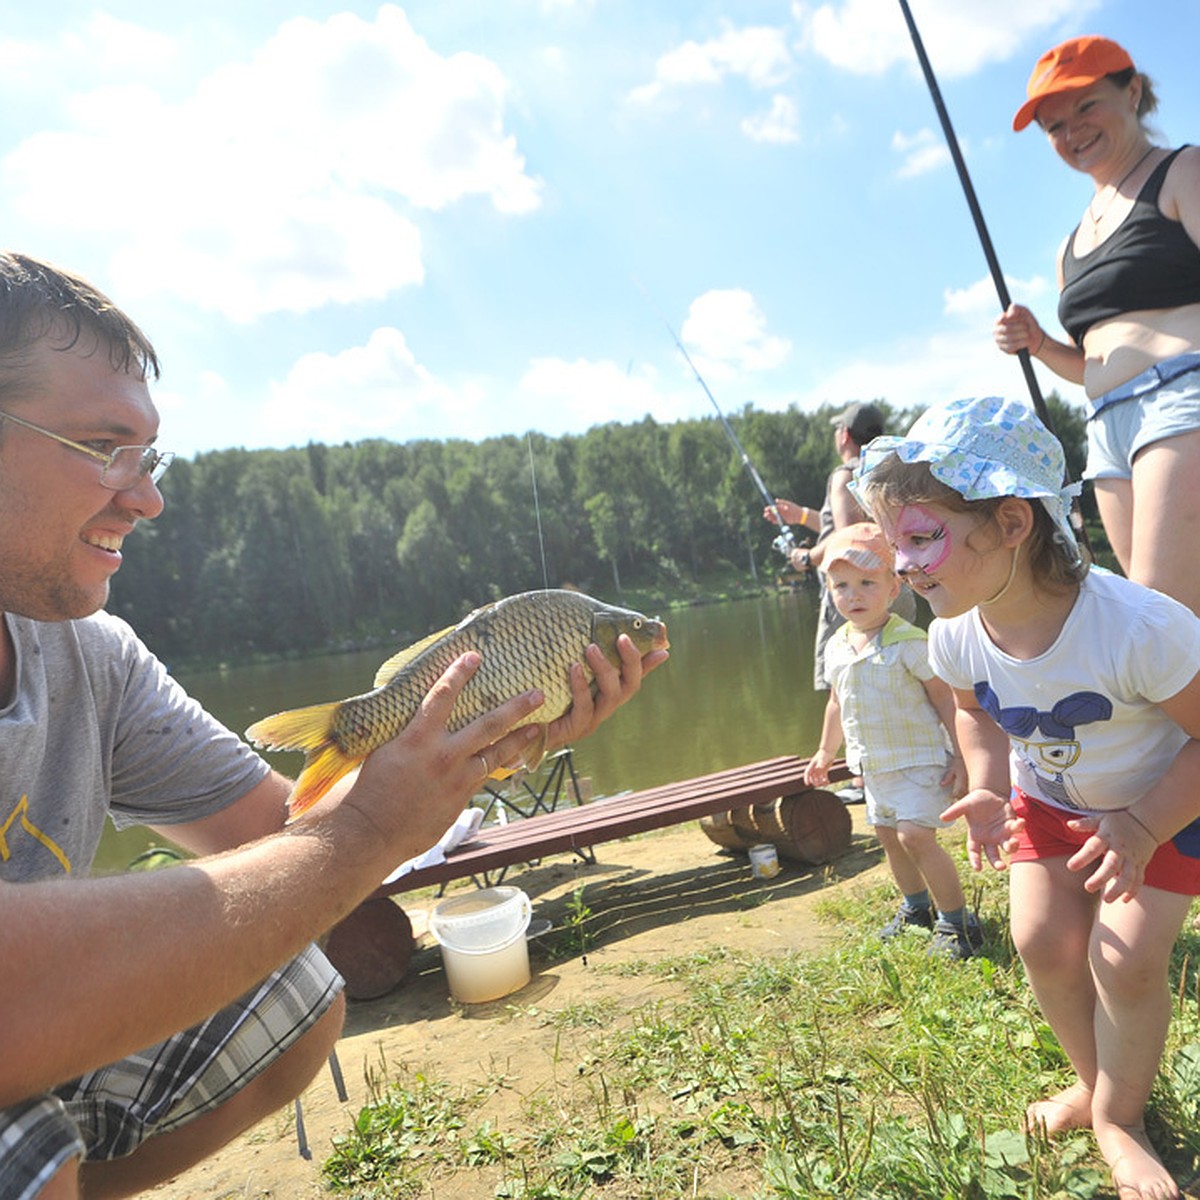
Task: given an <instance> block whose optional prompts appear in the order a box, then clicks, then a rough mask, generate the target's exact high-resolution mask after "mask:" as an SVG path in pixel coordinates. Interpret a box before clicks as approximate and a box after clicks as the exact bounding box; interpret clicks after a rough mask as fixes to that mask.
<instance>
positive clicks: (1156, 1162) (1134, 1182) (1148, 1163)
mask: <svg viewBox="0 0 1200 1200" xmlns="http://www.w3.org/2000/svg"><path fill="white" fill-rule="evenodd" d="M1095 1132H1096V1144H1097V1145H1098V1146H1099V1147H1100V1153H1101V1154H1103V1155H1104V1161H1105V1162H1106V1163H1108V1169H1109V1170H1110V1171H1111V1172H1112V1177H1113V1184H1114V1186H1115V1187H1116V1189H1117V1197H1118V1200H1179V1188H1178V1186H1177V1185H1176V1183H1175V1180H1174V1179H1172V1178H1171V1176H1170V1173H1169V1172H1168V1171H1167V1168H1166V1167H1164V1166H1163V1164H1162V1160H1161V1159H1160V1158H1159V1157H1158V1155H1157V1154H1155V1152H1154V1147H1153V1146H1151V1145H1150V1139H1149V1138H1148V1137H1146V1131H1145V1130H1144V1129H1142V1128H1141V1127H1139V1126H1130V1127H1128V1128H1127V1127H1125V1126H1124V1125H1107V1124H1100V1125H1097V1127H1096V1131H1095Z"/></svg>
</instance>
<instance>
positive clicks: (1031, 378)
mask: <svg viewBox="0 0 1200 1200" xmlns="http://www.w3.org/2000/svg"><path fill="white" fill-rule="evenodd" d="M899 3H900V11H901V12H902V13H903V14H904V23H905V24H906V25H907V26H908V33H909V36H910V37H911V38H912V44H913V49H914V50H915V51H916V52H917V60H918V61H919V62H920V64H921V71H922V73H923V74H924V76H925V83H926V84H927V86H928V87H929V95H930V96H931V97H932V99H933V106H934V108H936V109H937V114H938V120H939V121H941V124H942V132H943V133H944V134H945V137H946V144H947V146H949V148H950V157H951V158H953V159H954V168H955V170H956V171H957V172H958V180H959V183H960V184H961V185H962V190H963V194H964V195H965V196H966V198H967V207H968V208H969V209H970V210H971V218H972V220H974V222H975V231H976V233H977V234H978V235H979V241H980V244H981V245H982V247H983V256H984V258H986V259H987V264H988V269H989V270H990V271H991V273H992V282H993V283H994V284H995V287H996V294H997V296H998V297H999V299H1000V309H1001V311H1002V312H1007V311H1008V307H1009V305H1010V304H1011V303H1012V298H1011V297H1010V296H1009V294H1008V285H1007V284H1006V283H1005V282H1004V272H1003V271H1002V270H1001V269H1000V260H999V259H998V258H997V257H996V250H995V247H994V246H993V245H992V239H991V236H990V235H989V234H988V230H987V225H986V223H985V222H984V219H983V210H982V209H981V208H980V207H979V200H978V198H977V197H976V195H975V188H974V186H973V185H972V183H971V176H970V175H969V174H968V173H967V163H966V160H965V159H964V158H963V155H962V150H961V149H960V148H959V145H958V138H957V137H956V136H955V133H954V126H953V125H952V124H951V123H950V113H949V112H948V111H947V109H946V105H945V102H944V101H943V100H942V90H941V88H939V87H938V82H937V77H936V76H935V75H934V73H933V65H932V64H931V63H930V61H929V55H928V54H926V53H925V44H924V43H923V42H922V41H921V35H920V33H919V32H918V31H917V23H916V21H915V20H913V15H912V10H911V9H910V8H909V6H908V0H899ZM1017 359H1018V360H1019V362H1020V364H1021V373H1022V374H1023V375H1024V376H1025V385H1026V387H1028V389H1029V398H1030V399H1031V400H1032V401H1033V411H1034V412H1035V413H1037V415H1038V419H1039V420H1040V421H1041V422H1042V424H1043V425H1045V426H1046V428H1047V429H1048V430H1050V432H1051V433H1053V434H1055V436H1056V437H1057V436H1058V435H1057V434H1056V433H1055V430H1054V423H1053V422H1052V421H1051V420H1050V412H1049V410H1048V409H1047V408H1046V401H1045V400H1044V399H1043V397H1042V389H1041V387H1040V386H1039V385H1038V381H1037V376H1036V375H1034V373H1033V360H1032V359H1031V358H1030V355H1029V351H1028V350H1018V351H1017ZM1060 440H1061V439H1060ZM1063 482H1064V483H1068V482H1070V474H1069V473H1067V474H1066V475H1065V476H1064V480H1063ZM1071 524H1072V526H1073V527H1074V529H1075V535H1076V538H1077V539H1078V541H1079V544H1080V545H1081V546H1082V547H1084V549H1086V550H1087V552H1088V554H1089V555H1090V554H1091V549H1092V548H1091V545H1090V543H1089V542H1088V536H1087V530H1086V529H1085V528H1084V525H1083V515H1082V513H1081V512H1080V511H1079V497H1078V496H1076V497H1074V499H1073V501H1072V504H1071Z"/></svg>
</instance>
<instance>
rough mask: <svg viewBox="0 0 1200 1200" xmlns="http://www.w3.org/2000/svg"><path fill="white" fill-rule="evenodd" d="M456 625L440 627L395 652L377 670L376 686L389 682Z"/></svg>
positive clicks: (379, 686) (451, 631)
mask: <svg viewBox="0 0 1200 1200" xmlns="http://www.w3.org/2000/svg"><path fill="white" fill-rule="evenodd" d="M455 628H456V626H454V625H448V626H447V627H446V628H445V629H439V630H438V631H437V633H431V634H430V635H429V636H428V637H423V638H422V639H421V640H420V641H419V642H413V644H412V645H411V646H405V647H404V649H403V650H401V651H399V653H397V654H393V655H392V657H391V658H389V659H388V660H387V662H385V663H384V664H383V665H382V666H381V667H380V668H379V670H378V671H376V672H375V683H374V685H373V686H374V687H377V688H381V687H383V686H384V685H385V684H389V683H391V682H392V680H393V679H395V677H396V676H397V675H398V674H399V673H400V672H401V671H402V670H403V669H404V668H405V667H406V666H408V664H409V663H410V662H412V660H413V659H414V658H416V657H417V655H418V654H420V653H422V652H423V651H425V650H428V649H429V647H430V646H432V645H433V643H434V642H436V641H439V640H440V639H441V638H444V637H445V636H446V634H448V633H453V632H454V630H455Z"/></svg>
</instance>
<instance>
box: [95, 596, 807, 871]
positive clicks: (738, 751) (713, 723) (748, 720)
mask: <svg viewBox="0 0 1200 1200" xmlns="http://www.w3.org/2000/svg"><path fill="white" fill-rule="evenodd" d="M816 610H817V596H816V591H815V588H812V587H804V588H801V589H799V590H796V591H780V592H776V593H771V594H768V595H764V596H755V597H752V598H747V599H745V600H736V601H730V602H728V603H723V604H710V605H701V606H697V607H694V608H686V609H676V610H672V611H670V612H669V613H667V614H665V617H666V621H667V632H668V636H669V637H670V640H671V658H670V661H669V662H667V663H666V664H665V665H664V666H662V667H660V668H659V669H658V670H657V671H656V672H655V673H654V674H653V675H651V676H650V677H649V678H648V679H647V680H646V682H645V684H644V685H643V688H642V690H641V692H640V693H639V694H638V695H637V696H636V697H635V698H634V699H633V700H632V701H630V702H629V703H628V704H626V705H625V706H624V707H623V708H621V709H620V710H619V711H618V712H617V713H615V714H614V715H613V716H612V717H611V718H610V719H609V720H608V721H606V722H605V723H604V724H603V725H602V726H601V727H600V729H599V730H597V731H596V733H594V734H593V735H592V736H591V737H588V738H585V739H584V740H583V741H581V742H579V743H578V745H576V746H574V747H573V748H572V753H573V758H574V766H575V771H576V774H577V775H579V776H580V777H584V778H587V779H590V780H591V790H592V792H593V794H594V795H597V796H603V795H612V794H614V793H616V792H621V791H625V790H629V789H634V790H636V789H639V788H646V787H653V786H655V785H657V784H661V783H670V782H672V781H674V780H677V779H687V778H689V777H691V776H693V775H703V774H707V773H708V772H710V771H719V770H722V769H724V768H726V767H735V766H740V765H741V764H742V763H748V762H755V761H757V760H759V759H764V758H772V757H774V756H776V755H780V754H802V755H807V754H810V753H811V752H812V751H813V750H814V749H815V748H816V745H817V741H818V739H819V738H820V734H821V719H822V715H823V713H824V709H825V701H824V696H823V695H820V694H818V693H816V692H814V691H813V689H812V646H813V637H814V633H815V628H816ZM388 653H389V651H387V650H386V649H382V648H381V649H375V650H369V651H358V652H355V653H352V654H341V655H332V656H328V657H323V658H316V659H309V660H305V661H303V662H288V663H271V664H267V665H258V666H245V667H232V668H228V669H225V670H220V671H203V672H179V680H180V682H181V683H182V684H183V685H184V686H185V687H186V688H187V689H188V691H189V692H191V693H192V695H194V696H195V697H196V698H197V699H198V700H200V701H201V702H202V703H203V704H204V705H205V707H206V708H208V709H209V710H210V711H211V712H213V713H214V714H216V716H217V717H219V718H220V719H221V720H222V721H223V722H225V724H226V725H228V726H229V727H230V728H231V729H236V730H239V731H241V730H243V729H245V728H246V727H247V726H248V725H250V724H251V723H252V722H253V721H255V720H257V719H258V718H259V717H262V716H265V715H267V714H269V713H273V712H278V711H279V710H280V709H284V708H296V707H299V706H300V705H304V704H316V703H321V702H323V701H327V700H334V699H341V698H343V697H346V696H352V695H356V694H358V693H360V692H363V691H367V690H369V688H370V687H371V682H372V680H373V679H374V676H375V671H376V670H377V669H378V667H379V664H380V663H381V662H382V661H383V660H384V659H385V658H386V657H387V656H388ZM268 757H269V758H270V759H271V761H272V763H273V764H274V765H275V766H276V767H278V768H279V769H280V770H281V771H283V772H285V773H286V774H289V775H295V774H296V773H297V772H298V771H299V769H300V767H301V765H302V762H303V759H302V757H301V756H300V755H299V754H276V755H269V756H268ZM531 782H532V783H533V786H535V787H536V786H537V781H536V779H535V780H534V781H531ZM152 842H153V838H152V837H151V835H149V834H147V833H146V832H145V831H142V830H136V829H135V830H127V831H125V832H124V833H121V834H117V833H115V832H114V831H112V830H109V833H108V835H107V836H106V838H105V842H104V845H103V846H102V848H101V860H100V861H99V862H98V864H97V865H98V867H99V868H100V869H105V870H112V869H119V868H120V867H123V866H124V865H125V864H127V863H128V862H129V861H130V859H131V858H132V857H133V856H134V855H136V854H137V853H138V852H139V851H140V850H142V849H144V848H145V847H146V846H148V845H150V844H152Z"/></svg>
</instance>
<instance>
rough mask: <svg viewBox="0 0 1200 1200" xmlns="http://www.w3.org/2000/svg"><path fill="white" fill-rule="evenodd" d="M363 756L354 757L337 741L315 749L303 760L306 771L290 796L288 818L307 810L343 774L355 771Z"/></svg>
mask: <svg viewBox="0 0 1200 1200" xmlns="http://www.w3.org/2000/svg"><path fill="white" fill-rule="evenodd" d="M361 761H362V760H361V759H358V758H351V757H350V755H348V754H346V753H345V752H344V751H343V750H341V749H340V748H339V747H338V746H337V745H336V744H335V743H333V742H329V743H328V744H327V745H324V746H322V747H321V748H320V749H318V750H314V751H312V752H311V753H310V754H309V755H308V757H307V758H306V759H305V760H304V770H303V771H301V772H300V778H299V779H297V780H296V786H295V787H294V788H293V789H292V794H291V795H290V796H289V797H288V820H289V821H294V820H295V819H296V818H297V817H298V816H300V814H301V813H306V812H308V810H309V809H310V808H312V806H313V805H314V804H316V802H317V801H318V800H320V799H321V797H322V796H324V795H325V793H326V792H327V791H329V789H330V788H331V787H333V785H334V784H335V783H337V781H338V780H339V779H341V777H342V776H343V775H345V774H347V773H348V772H349V771H352V770H353V769H354V768H355V767H356V766H358V764H359V763H360V762H361Z"/></svg>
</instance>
